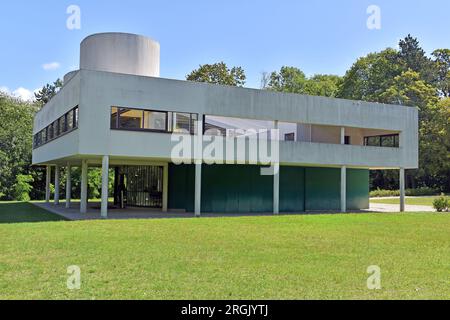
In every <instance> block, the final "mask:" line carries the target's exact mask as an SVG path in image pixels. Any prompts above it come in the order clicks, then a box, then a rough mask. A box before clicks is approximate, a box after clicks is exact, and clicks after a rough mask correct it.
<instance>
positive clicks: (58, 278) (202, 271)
mask: <svg viewBox="0 0 450 320" xmlns="http://www.w3.org/2000/svg"><path fill="white" fill-rule="evenodd" d="M4 205H5V204H2V205H1V207H0V212H2V213H3V210H4V208H3V206H4ZM14 206H16V208H17V209H16V210H17V212H22V211H23V210H24V209H26V207H24V205H23V204H11V207H9V205H7V207H9V208H8V210H10V213H9V215H10V216H11V215H12V213H13V212H14V209H13V207H14ZM28 208H31V207H28ZM29 214H30V213H29ZM36 215H38V216H39V217H42V216H43V213H42V212H39V211H37V212H36ZM0 235H1V242H0V299H14V298H18V299H123V298H125V299H346V298H348V299H383V298H386V299H429V298H437V299H450V277H449V272H450V269H449V266H450V241H449V236H450V215H449V214H434V213H426V214H423V213H416V214H355V215H305V216H279V217H242V218H202V219H163V220H141V221H139V220H129V221H88V222H43V223H18V224H0ZM71 265H78V266H79V267H80V268H81V277H82V278H81V279H82V286H81V290H79V291H70V290H68V289H67V287H66V281H67V276H68V275H67V273H66V272H67V267H68V266H71ZM370 265H378V266H380V267H381V271H382V286H383V288H382V290H376V291H373V290H368V289H367V286H366V280H367V277H368V276H369V275H368V274H367V273H366V270H367V267H368V266H370Z"/></svg>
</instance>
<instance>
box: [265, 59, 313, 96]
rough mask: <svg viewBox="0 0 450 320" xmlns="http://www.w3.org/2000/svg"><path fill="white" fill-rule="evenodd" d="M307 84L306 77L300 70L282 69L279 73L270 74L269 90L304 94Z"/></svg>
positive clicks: (292, 68) (293, 68) (285, 67)
mask: <svg viewBox="0 0 450 320" xmlns="http://www.w3.org/2000/svg"><path fill="white" fill-rule="evenodd" d="M305 84H306V76H305V74H304V73H303V71H301V70H300V69H298V68H295V67H287V66H283V67H281V69H280V71H279V72H276V71H274V72H272V73H271V74H270V80H269V84H268V85H267V89H269V90H273V91H278V92H287V93H299V94H301V93H304V88H305Z"/></svg>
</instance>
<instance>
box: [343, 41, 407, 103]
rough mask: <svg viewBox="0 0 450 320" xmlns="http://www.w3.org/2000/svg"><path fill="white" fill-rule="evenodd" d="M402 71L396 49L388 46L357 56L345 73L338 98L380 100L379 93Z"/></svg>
mask: <svg viewBox="0 0 450 320" xmlns="http://www.w3.org/2000/svg"><path fill="white" fill-rule="evenodd" d="M401 72H402V67H401V65H400V64H399V62H398V51H397V50H395V49H391V48H388V49H386V50H383V51H381V52H378V53H370V54H368V55H367V56H365V57H362V58H359V59H358V60H357V61H356V62H355V64H353V66H352V67H351V68H350V70H348V71H347V73H346V74H345V76H344V78H343V80H342V84H341V86H340V89H339V92H338V94H337V96H338V97H340V98H345V99H352V100H363V101H372V102H380V101H381V97H380V95H381V94H382V93H384V92H385V91H386V90H387V89H388V88H389V87H390V86H391V85H392V83H393V81H394V78H395V77H396V76H399V75H400V74H401Z"/></svg>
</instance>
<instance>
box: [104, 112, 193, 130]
mask: <svg viewBox="0 0 450 320" xmlns="http://www.w3.org/2000/svg"><path fill="white" fill-rule="evenodd" d="M113 109H117V116H116V121H115V127H114V126H113V122H112V121H111V120H112V119H111V118H110V129H111V130H117V131H135V132H154V133H166V134H172V133H177V134H183V133H182V132H174V121H173V117H174V114H177V113H179V114H184V115H189V127H190V130H189V131H190V133H189V134H190V135H194V134H195V131H196V130H195V125H194V126H192V123H193V121H195V119H197V121H198V117H199V114H198V113H190V112H182V111H167V110H155V109H143V108H132V107H121V106H111V108H110V117H112V115H113V112H112V111H113ZM121 110H131V111H141V112H142V123H141V128H121V127H120V115H121ZM146 112H154V113H161V114H165V115H166V121H165V129H164V130H159V129H150V128H144V126H145V123H144V122H145V113H146Z"/></svg>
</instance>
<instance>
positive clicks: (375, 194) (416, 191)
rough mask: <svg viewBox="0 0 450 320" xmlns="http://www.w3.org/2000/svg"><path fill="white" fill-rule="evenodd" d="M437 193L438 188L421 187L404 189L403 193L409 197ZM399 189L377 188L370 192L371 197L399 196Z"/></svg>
mask: <svg viewBox="0 0 450 320" xmlns="http://www.w3.org/2000/svg"><path fill="white" fill-rule="evenodd" d="M436 194H439V190H436V189H432V188H428V187H422V188H417V189H406V190H405V195H407V196H410V197H418V196H434V195H436ZM399 196H400V190H381V189H377V190H374V191H371V192H370V197H371V198H379V197H399Z"/></svg>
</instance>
